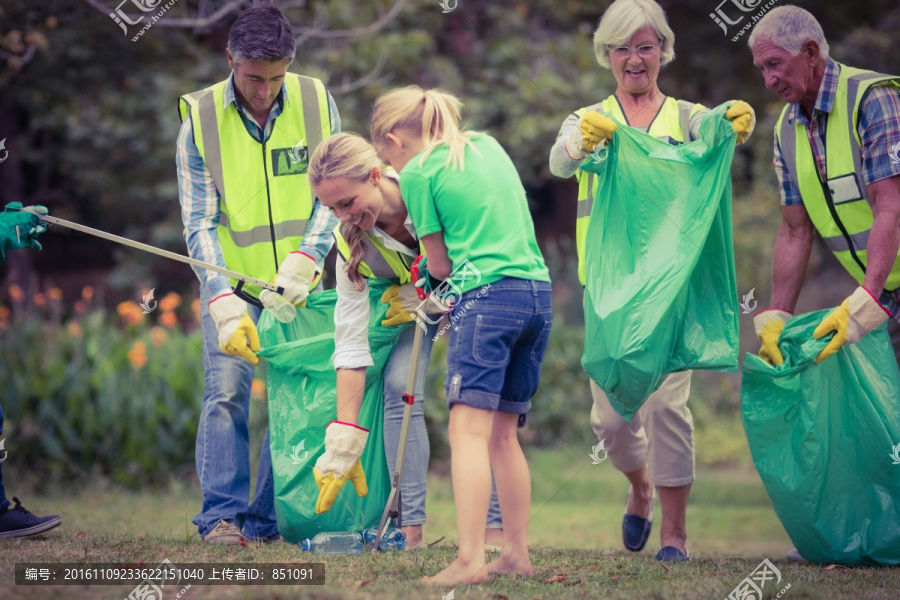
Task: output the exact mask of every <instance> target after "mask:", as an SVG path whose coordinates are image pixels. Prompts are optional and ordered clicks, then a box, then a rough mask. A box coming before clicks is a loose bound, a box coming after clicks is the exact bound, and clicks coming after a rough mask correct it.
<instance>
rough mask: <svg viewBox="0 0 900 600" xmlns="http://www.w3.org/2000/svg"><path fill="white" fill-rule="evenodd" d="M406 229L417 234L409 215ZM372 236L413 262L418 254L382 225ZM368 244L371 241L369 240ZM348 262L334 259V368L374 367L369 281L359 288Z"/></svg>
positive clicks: (379, 275)
mask: <svg viewBox="0 0 900 600" xmlns="http://www.w3.org/2000/svg"><path fill="white" fill-rule="evenodd" d="M404 226H405V227H406V230H407V231H408V232H409V233H410V235H412V236H413V239H418V237H416V229H415V227H414V226H413V224H412V220H411V219H410V218H409V216H407V217H406V222H405V223H404ZM369 235H370V236H372V237H375V238H377V239H378V240H379V241H381V243H382V244H384V246H385V247H386V248H387V249H388V250H396V251H398V252H400V253H402V254H404V255H406V256H409V257H410V259H411V261H412V260H415V258H416V257H417V256H418V255H419V252H418V249H416V250H413V249H411V248H409V247H407V246H406V244H404V243H402V242H398V241H397V240H395V239H394V238H392V237H391V236H389V235H388V234H386V233H385V232H384V231H382V230H381V229H380V228H379V227H377V226H376V227H374V228H373V229H372V231H370V232H369ZM366 243H367V244H368V243H369V242H368V240H367V241H366ZM345 264H346V263H345V261H344V259H343V257H342V256H341V255H340V254H338V256H337V260H336V261H335V270H336V271H337V273H336V279H337V286H336V288H337V294H338V300H337V305H336V306H335V307H334V355H333V357H332V360H333V361H334V368H335V370H337V369H356V368H358V367H371V366H372V365H373V364H374V362H373V361H372V354H371V352H370V351H369V282H368V280H364V285H363V289H362V290H357V289H356V286H355V285H354V284H353V282H352V281H350V277H348V276H347V272H346V271H345V270H344V265H345ZM373 275H374V276H375V277H376V278H386V279H387V278H394V277H396V275H395V274H394V273H393V272H391V273H377V272H376V273H373Z"/></svg>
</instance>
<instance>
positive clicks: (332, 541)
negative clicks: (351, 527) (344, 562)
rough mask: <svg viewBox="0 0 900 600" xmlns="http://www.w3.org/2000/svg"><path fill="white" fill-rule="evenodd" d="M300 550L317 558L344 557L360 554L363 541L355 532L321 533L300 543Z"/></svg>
mask: <svg viewBox="0 0 900 600" xmlns="http://www.w3.org/2000/svg"><path fill="white" fill-rule="evenodd" d="M300 549H301V550H303V551H304V552H312V553H313V554H316V555H319V556H345V555H350V554H359V553H360V552H362V549H363V541H362V536H361V535H360V534H359V533H357V532H356V531H334V532H322V533H319V534H317V535H316V536H315V537H314V538H312V539H311V540H303V541H302V542H300Z"/></svg>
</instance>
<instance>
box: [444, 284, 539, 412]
mask: <svg viewBox="0 0 900 600" xmlns="http://www.w3.org/2000/svg"><path fill="white" fill-rule="evenodd" d="M450 323H451V329H450V342H449V348H448V350H447V382H446V384H445V387H446V389H447V404H448V405H449V406H450V407H451V408H452V406H453V405H454V404H455V403H457V402H460V403H462V404H465V405H467V406H471V407H474V408H482V409H485V410H496V411H500V412H506V413H512V414H518V415H524V414H525V413H526V412H528V410H529V409H530V408H531V397H532V396H533V395H534V393H535V392H536V391H537V387H538V382H539V381H540V376H541V362H542V361H543V359H544V351H545V350H546V349H547V342H548V341H549V339H550V328H551V326H552V324H553V311H552V307H551V294H550V283H549V282H547V281H533V280H530V279H514V278H511V277H507V278H505V279H501V280H499V281H496V282H494V283H491V284H486V285H484V286H482V287H480V288H476V289H474V290H472V291H469V292H466V293H465V294H463V295H462V296H461V297H460V299H459V301H458V302H457V303H456V305H455V306H454V307H453V311H452V312H451V313H450Z"/></svg>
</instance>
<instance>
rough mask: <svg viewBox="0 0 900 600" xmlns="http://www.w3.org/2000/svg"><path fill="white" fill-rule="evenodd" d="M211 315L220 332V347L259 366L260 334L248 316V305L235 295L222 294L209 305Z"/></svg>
mask: <svg viewBox="0 0 900 600" xmlns="http://www.w3.org/2000/svg"><path fill="white" fill-rule="evenodd" d="M209 314H210V316H211V317H212V318H213V321H214V322H215V324H216V329H217V330H218V332H219V347H220V348H222V350H223V351H224V352H226V353H228V354H230V355H232V356H240V357H241V358H243V359H244V360H246V361H247V362H249V363H250V364H251V365H258V364H259V357H257V356H256V354H254V352H259V333H258V332H257V331H256V325H255V324H254V323H253V320H252V319H251V318H250V315H248V314H247V303H246V302H244V301H243V300H241V299H240V298H238V297H237V296H235V295H234V294H222V295H221V296H218V297H217V298H215V299H213V301H212V302H210V303H209Z"/></svg>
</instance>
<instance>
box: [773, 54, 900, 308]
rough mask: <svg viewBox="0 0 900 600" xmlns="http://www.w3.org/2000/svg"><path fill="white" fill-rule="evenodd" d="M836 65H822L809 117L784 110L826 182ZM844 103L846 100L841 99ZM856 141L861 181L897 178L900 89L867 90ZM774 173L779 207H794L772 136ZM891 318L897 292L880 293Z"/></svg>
mask: <svg viewBox="0 0 900 600" xmlns="http://www.w3.org/2000/svg"><path fill="white" fill-rule="evenodd" d="M840 69H841V68H840V66H839V65H838V64H837V63H836V62H835V61H834V60H832V59H831V58H829V59H828V63H827V64H826V65H825V74H824V76H823V77H822V83H821V85H820V86H819V95H818V97H816V103H815V106H814V107H813V113H812V115H811V117H808V116H807V115H806V111H804V110H803V108H802V107H801V106H800V105H799V104H791V105H790V106H789V107H788V110H787V113H786V114H785V115H784V118H785V119H795V122H796V123H802V124H803V126H804V128H805V129H806V133H807V136H808V137H809V143H810V146H811V147H812V153H813V157H814V158H815V161H816V166H817V167H818V169H819V173H820V174H821V175H822V178H823V179H825V180H827V179H828V177H827V173H826V168H825V126H826V124H827V121H828V116H829V115H830V114H831V111H832V110H833V109H834V103H835V95H836V93H837V84H838V75H839V73H840ZM845 101H846V100H845ZM857 131H859V139H860V141H861V145H860V148H861V153H862V165H863V173H862V176H863V181H864V182H865V184H866V185H871V184H873V183H875V182H876V181H881V180H882V179H887V178H888V177H894V176H896V175H900V162H894V161H893V160H892V154H891V153H892V148H893V147H894V145H895V144H900V90H897V88H895V87H893V86H885V85H880V86H876V87H873V88H870V89H869V91H868V92H866V95H865V96H863V98H862V101H861V102H860V116H859V126H858V129H857ZM775 173H776V174H777V175H778V184H779V186H780V188H781V204H782V205H783V206H797V205H799V204H801V203H802V202H803V201H802V199H801V197H800V190H799V189H797V186H796V184H795V183H794V181H793V179H791V176H790V174H789V173H788V168H787V164H786V163H785V160H784V156H783V155H782V153H781V146H780V144H779V143H778V137H777V136H776V137H775ZM878 300H879V302H881V304H883V305H884V306H885V308H887V309H888V310H889V311H891V315H893V317H894V318H895V319H897V320H898V321H900V290H896V291H894V292H882V294H881V297H880V298H879V299H878Z"/></svg>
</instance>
